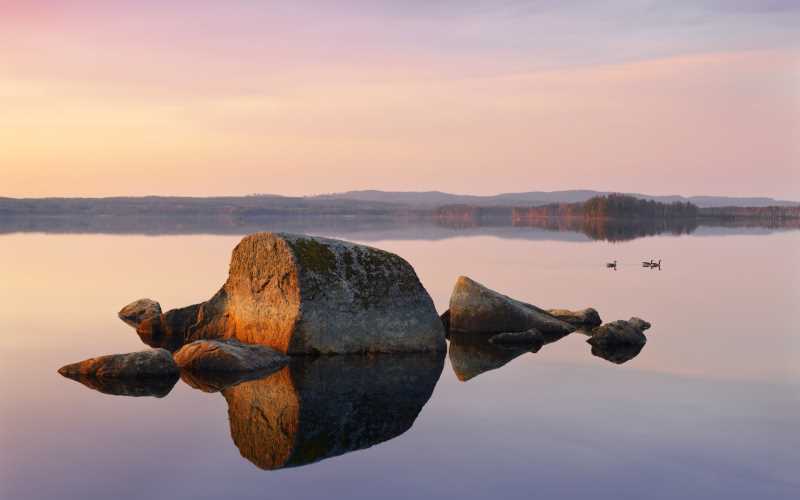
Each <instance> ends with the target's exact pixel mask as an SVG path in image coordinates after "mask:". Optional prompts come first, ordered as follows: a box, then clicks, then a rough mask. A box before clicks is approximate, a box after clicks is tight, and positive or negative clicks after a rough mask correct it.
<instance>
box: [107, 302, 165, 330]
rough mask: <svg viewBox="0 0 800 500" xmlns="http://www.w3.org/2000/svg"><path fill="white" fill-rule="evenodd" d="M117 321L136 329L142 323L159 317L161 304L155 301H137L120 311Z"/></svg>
mask: <svg viewBox="0 0 800 500" xmlns="http://www.w3.org/2000/svg"><path fill="white" fill-rule="evenodd" d="M117 314H118V315H119V319H121V320H122V321H124V322H125V323H127V324H129V325H131V326H132V327H134V328H136V327H138V326H139V324H141V322H142V321H144V320H146V319H149V318H155V317H157V316H161V304H159V303H158V302H156V301H155V300H150V299H139V300H135V301H133V302H131V303H130V304H128V305H127V306H125V307H123V308H122V309H120V311H119V313H117Z"/></svg>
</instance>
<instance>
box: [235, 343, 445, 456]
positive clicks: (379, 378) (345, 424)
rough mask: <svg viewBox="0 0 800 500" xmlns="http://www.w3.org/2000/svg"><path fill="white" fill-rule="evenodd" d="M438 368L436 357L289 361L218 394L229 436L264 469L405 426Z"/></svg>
mask: <svg viewBox="0 0 800 500" xmlns="http://www.w3.org/2000/svg"><path fill="white" fill-rule="evenodd" d="M443 366H444V353H442V352H434V353H416V354H394V355H376V356H319V357H310V356H299V357H295V358H292V360H291V362H290V364H289V366H286V367H284V368H283V369H281V370H279V371H277V372H275V373H273V374H272V375H270V376H268V377H266V378H262V379H260V380H253V381H249V382H244V383H241V384H238V385H236V386H234V387H231V388H228V389H225V390H224V391H222V395H223V396H224V397H225V400H226V401H227V403H228V418H229V420H230V427H231V437H232V438H233V441H234V443H235V444H236V446H237V447H238V448H239V452H240V453H241V454H242V456H243V457H245V458H246V459H247V460H249V461H251V462H252V463H253V464H255V465H256V466H257V467H259V468H261V469H266V470H272V469H281V468H285V467H297V466H302V465H306V464H310V463H314V462H317V461H320V460H323V459H326V458H330V457H335V456H338V455H342V454H344V453H348V452H351V451H355V450H360V449H364V448H368V447H370V446H374V445H376V444H379V443H382V442H384V441H387V440H389V439H393V438H395V437H397V436H399V435H401V434H403V433H404V432H406V431H407V430H408V429H410V428H411V426H412V425H413V423H414V420H415V419H416V418H417V415H418V414H419V412H420V411H421V410H422V407H423V406H424V405H425V403H426V402H427V401H428V399H429V398H430V397H431V394H432V393H433V388H434V387H435V386H436V382H437V381H438V380H439V376H440V374H441V372H442V367H443Z"/></svg>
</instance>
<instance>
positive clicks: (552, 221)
mask: <svg viewBox="0 0 800 500" xmlns="http://www.w3.org/2000/svg"><path fill="white" fill-rule="evenodd" d="M514 226H516V227H535V228H538V229H545V230H549V231H574V232H580V233H583V234H585V235H586V236H588V237H589V238H591V239H593V240H603V241H628V240H633V239H636V238H642V237H645V236H656V235H659V234H672V235H675V236H679V235H682V234H691V233H692V232H694V230H695V229H697V226H698V224H697V221H696V220H695V219H629V220H628V219H602V218H586V217H541V218H530V219H526V220H518V221H515V222H514Z"/></svg>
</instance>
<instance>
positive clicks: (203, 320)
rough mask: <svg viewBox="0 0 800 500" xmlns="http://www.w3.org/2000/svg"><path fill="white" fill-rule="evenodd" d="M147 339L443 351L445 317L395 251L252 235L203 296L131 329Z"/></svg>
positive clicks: (300, 350) (287, 349) (295, 348)
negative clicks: (219, 283)
mask: <svg viewBox="0 0 800 500" xmlns="http://www.w3.org/2000/svg"><path fill="white" fill-rule="evenodd" d="M137 332H138V333H139V335H140V337H142V339H143V340H144V341H145V342H147V343H148V344H150V345H154V344H156V345H163V346H165V347H173V346H176V345H180V344H182V343H184V342H190V341H193V340H199V339H230V338H233V339H237V340H240V341H242V342H245V343H250V344H262V345H266V346H270V347H272V348H273V349H276V350H278V351H280V352H283V353H291V354H307V353H326V354H334V353H367V352H414V351H442V350H444V349H446V344H445V339H444V328H443V327H442V321H441V320H440V319H439V317H438V315H437V314H436V310H435V308H434V306H433V301H432V300H431V298H430V296H429V295H428V293H427V292H426V291H425V289H424V288H423V286H422V284H421V283H420V281H419V279H418V278H417V275H416V273H415V272H414V269H413V268H412V267H411V265H409V264H408V262H406V261H405V260H403V259H402V258H400V257H398V256H397V255H395V254H392V253H389V252H385V251H383V250H378V249H375V248H371V247H367V246H363V245H356V244H353V243H348V242H344V241H339V240H332V239H326V238H317V237H310V236H301V235H292V234H282V233H256V234H252V235H249V236H246V237H245V238H244V239H242V241H241V242H240V243H239V244H238V245H237V246H236V248H235V249H234V250H233V255H232V257H231V264H230V271H229V275H228V280H227V281H226V282H225V284H224V285H223V287H222V289H220V291H219V292H217V294H216V295H214V297H212V298H211V299H210V300H208V301H207V302H204V303H202V304H198V305H196V306H189V307H187V308H182V309H176V310H173V311H169V312H167V313H165V314H162V315H161V316H159V317H157V318H152V319H150V320H148V321H144V322H142V323H141V324H140V325H139V328H137Z"/></svg>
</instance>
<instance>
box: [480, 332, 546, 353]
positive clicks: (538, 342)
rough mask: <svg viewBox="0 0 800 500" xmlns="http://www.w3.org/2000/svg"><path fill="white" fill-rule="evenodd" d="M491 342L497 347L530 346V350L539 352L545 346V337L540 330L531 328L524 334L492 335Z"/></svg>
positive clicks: (506, 333)
mask: <svg viewBox="0 0 800 500" xmlns="http://www.w3.org/2000/svg"><path fill="white" fill-rule="evenodd" d="M489 342H490V343H492V344H497V345H515V346H528V347H529V350H534V349H535V351H538V350H539V349H541V348H542V346H543V345H544V336H543V335H542V333H541V332H540V331H539V330H536V329H535V328H531V329H530V330H525V331H524V332H505V333H498V334H497V335H492V337H491V338H490V339H489ZM535 351H534V352H535Z"/></svg>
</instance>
